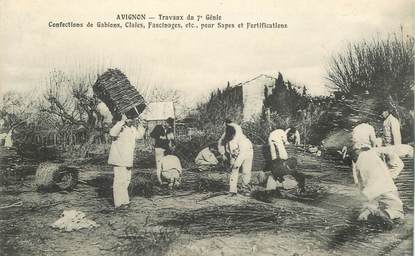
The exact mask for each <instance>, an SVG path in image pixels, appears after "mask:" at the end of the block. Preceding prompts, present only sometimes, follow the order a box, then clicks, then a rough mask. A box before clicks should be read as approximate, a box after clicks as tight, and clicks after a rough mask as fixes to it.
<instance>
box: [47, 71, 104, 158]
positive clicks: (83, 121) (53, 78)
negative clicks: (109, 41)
mask: <svg viewBox="0 0 415 256" xmlns="http://www.w3.org/2000/svg"><path fill="white" fill-rule="evenodd" d="M93 82H94V81H93V79H92V77H91V76H88V77H76V76H74V77H69V76H67V75H66V74H64V73H63V72H61V71H53V72H51V73H50V76H49V81H48V84H47V90H46V92H45V93H44V95H43V100H42V101H41V103H40V105H39V107H40V111H41V112H44V113H47V114H49V115H50V116H51V118H52V119H53V120H54V122H52V123H54V124H55V128H58V129H59V130H60V131H62V130H64V129H65V130H67V129H68V128H69V129H77V130H80V129H82V130H84V131H85V134H86V135H87V142H86V143H85V144H84V145H83V146H84V147H83V150H81V156H85V155H86V153H87V152H88V151H89V150H90V147H91V145H92V143H93V142H94V140H95V139H96V138H97V137H98V136H101V135H102V131H101V130H100V129H98V128H100V127H101V126H100V123H99V122H98V115H99V114H98V113H97V109H96V106H97V104H98V99H97V98H96V97H94V95H93V92H92V83H93Z"/></svg>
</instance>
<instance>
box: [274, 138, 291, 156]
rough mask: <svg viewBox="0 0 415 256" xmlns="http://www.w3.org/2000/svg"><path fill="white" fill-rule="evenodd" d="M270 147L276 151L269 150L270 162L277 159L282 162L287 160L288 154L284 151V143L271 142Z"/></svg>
mask: <svg viewBox="0 0 415 256" xmlns="http://www.w3.org/2000/svg"><path fill="white" fill-rule="evenodd" d="M271 147H274V149H276V151H277V152H275V150H272V149H271V160H274V159H277V158H278V157H279V158H280V159H284V160H285V159H288V153H287V150H285V146H284V142H282V141H277V142H273V143H272V145H271ZM274 152H275V153H274Z"/></svg>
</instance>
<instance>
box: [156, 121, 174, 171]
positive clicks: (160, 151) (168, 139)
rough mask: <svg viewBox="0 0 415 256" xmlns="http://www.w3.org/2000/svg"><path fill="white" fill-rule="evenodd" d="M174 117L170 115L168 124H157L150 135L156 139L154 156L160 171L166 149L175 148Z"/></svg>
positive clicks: (157, 168) (157, 169)
mask: <svg viewBox="0 0 415 256" xmlns="http://www.w3.org/2000/svg"><path fill="white" fill-rule="evenodd" d="M173 127H174V119H173V118H171V117H169V118H168V119H167V125H160V124H159V125H156V127H154V129H153V131H152V132H151V133H150V137H152V138H153V139H154V140H155V143H154V157H155V161H156V171H157V172H159V171H160V167H161V166H160V160H161V158H162V157H163V156H164V151H165V150H167V149H169V150H171V151H173V150H174V147H175V143H174V128H173Z"/></svg>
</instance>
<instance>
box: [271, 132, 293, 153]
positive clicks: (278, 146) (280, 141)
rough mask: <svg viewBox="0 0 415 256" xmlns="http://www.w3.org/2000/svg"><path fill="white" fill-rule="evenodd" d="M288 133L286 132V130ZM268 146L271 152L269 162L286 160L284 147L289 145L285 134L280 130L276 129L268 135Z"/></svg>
mask: <svg viewBox="0 0 415 256" xmlns="http://www.w3.org/2000/svg"><path fill="white" fill-rule="evenodd" d="M287 131H288V130H287ZM268 144H269V147H270V152H271V160H274V159H277V158H280V159H287V158H288V154H287V151H286V150H285V145H287V144H289V143H288V140H287V133H286V131H284V130H282V129H277V130H275V131H273V132H271V133H270V134H269V137H268Z"/></svg>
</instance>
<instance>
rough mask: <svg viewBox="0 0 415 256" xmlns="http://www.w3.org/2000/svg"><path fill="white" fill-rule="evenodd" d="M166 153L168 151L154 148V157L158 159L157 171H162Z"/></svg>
mask: <svg viewBox="0 0 415 256" xmlns="http://www.w3.org/2000/svg"><path fill="white" fill-rule="evenodd" d="M164 151H166V150H165V149H164V148H154V155H155V158H156V168H157V171H161V162H160V161H161V158H163V156H164Z"/></svg>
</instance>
